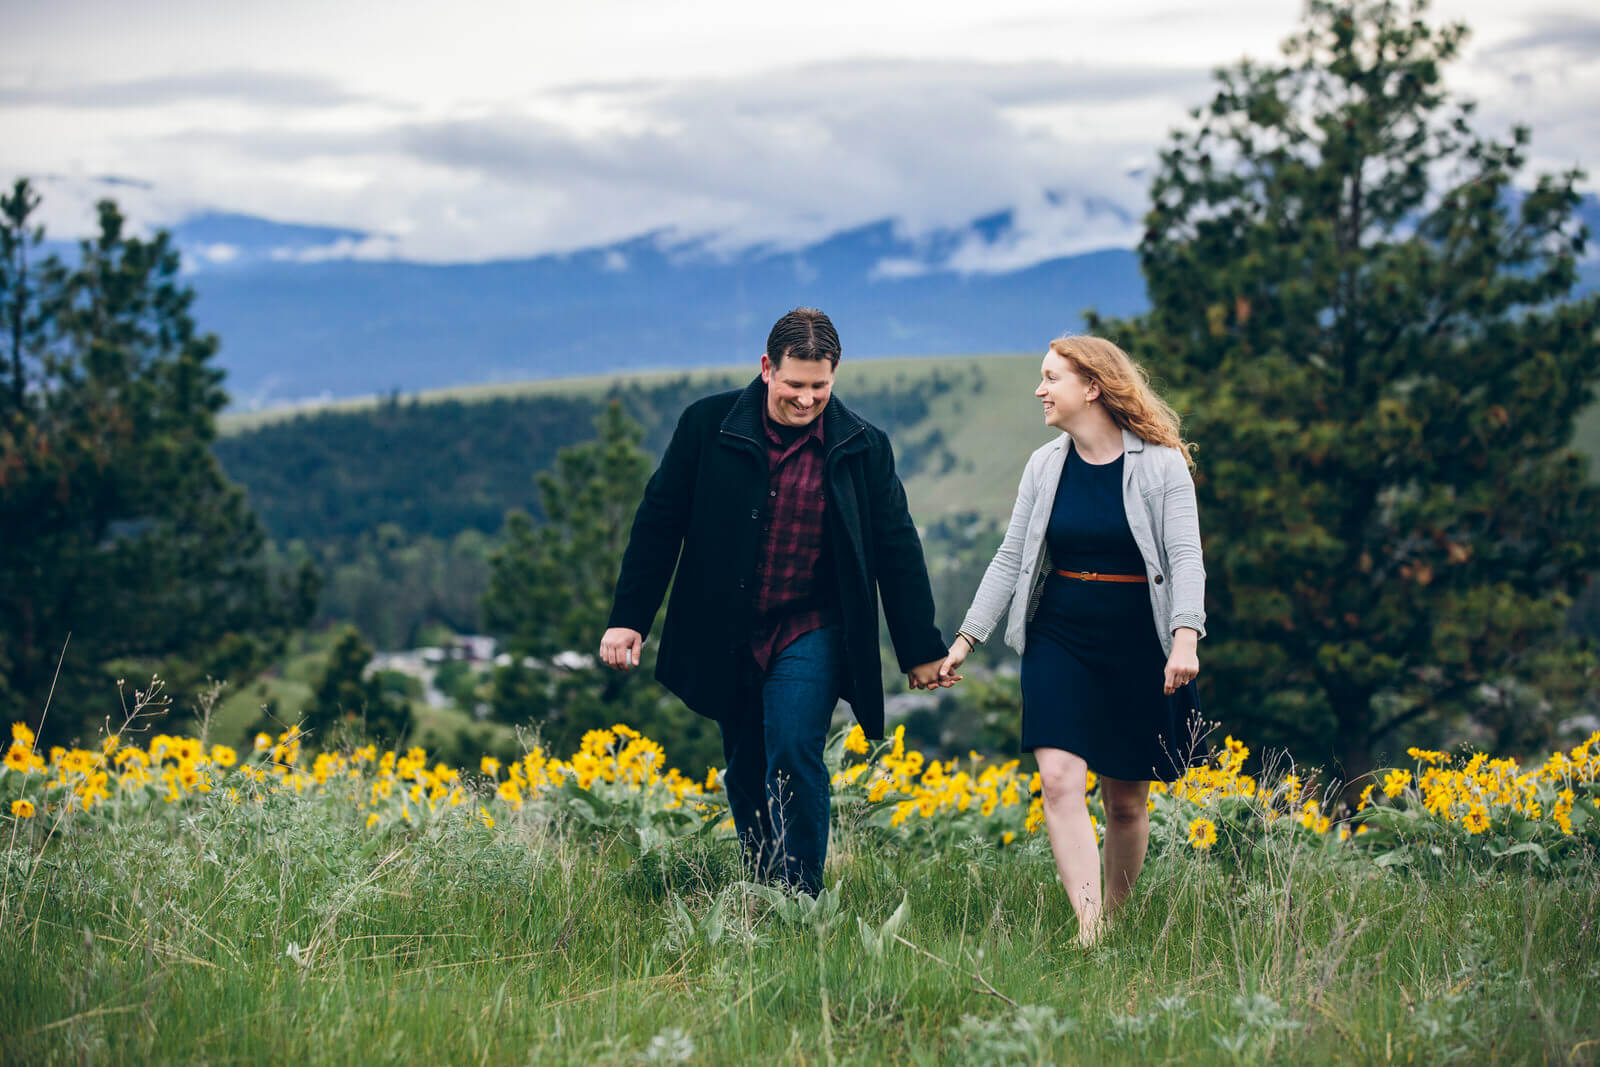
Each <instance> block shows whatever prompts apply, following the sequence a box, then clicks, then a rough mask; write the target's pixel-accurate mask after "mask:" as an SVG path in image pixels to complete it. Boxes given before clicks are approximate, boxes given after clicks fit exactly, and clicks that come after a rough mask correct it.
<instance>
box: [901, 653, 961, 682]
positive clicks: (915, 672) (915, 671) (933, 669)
mask: <svg viewBox="0 0 1600 1067" xmlns="http://www.w3.org/2000/svg"><path fill="white" fill-rule="evenodd" d="M939 666H940V661H939V660H936V659H935V660H929V661H928V662H927V663H923V664H919V665H918V666H915V667H913V668H911V673H910V674H908V675H906V686H907V688H910V689H949V688H950V687H951V686H952V685H955V684H956V683H957V682H959V681H960V680H961V679H960V678H945V677H942V676H941V675H940V674H939Z"/></svg>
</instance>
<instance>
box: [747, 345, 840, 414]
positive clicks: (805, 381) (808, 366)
mask: <svg viewBox="0 0 1600 1067" xmlns="http://www.w3.org/2000/svg"><path fill="white" fill-rule="evenodd" d="M761 380H762V381H764V382H766V383H767V417H768V418H769V419H771V420H772V421H773V422H776V423H778V424H779V425H781V426H809V425H811V423H812V422H813V421H814V420H815V419H816V417H817V416H818V415H821V414H822V409H823V408H825V407H827V406H828V397H830V396H832V395H833V364H832V363H831V362H830V361H828V360H826V359H795V358H794V357H793V356H791V357H789V358H788V359H786V360H783V361H782V362H779V363H773V362H772V360H771V359H770V358H769V357H767V356H765V355H763V356H762V357H761Z"/></svg>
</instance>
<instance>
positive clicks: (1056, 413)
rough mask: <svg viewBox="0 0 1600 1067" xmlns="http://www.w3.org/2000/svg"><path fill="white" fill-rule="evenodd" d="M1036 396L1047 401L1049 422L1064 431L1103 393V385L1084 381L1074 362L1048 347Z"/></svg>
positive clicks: (1045, 411)
mask: <svg viewBox="0 0 1600 1067" xmlns="http://www.w3.org/2000/svg"><path fill="white" fill-rule="evenodd" d="M1033 395H1034V396H1036V397H1038V398H1039V400H1040V402H1041V403H1043V404H1044V423H1045V425H1046V426H1053V427H1055V428H1056V429H1058V430H1064V429H1066V427H1067V424H1068V423H1070V422H1071V421H1072V420H1073V419H1074V418H1075V417H1076V416H1077V415H1079V414H1080V413H1082V412H1083V410H1084V409H1085V408H1087V407H1088V406H1089V402H1090V401H1092V400H1094V399H1095V398H1096V397H1098V396H1099V395H1100V386H1099V385H1098V384H1096V383H1094V382H1086V381H1084V380H1083V378H1081V377H1080V376H1079V375H1078V372H1077V371H1076V370H1074V369H1073V367H1072V364H1071V363H1069V362H1068V361H1067V360H1066V359H1065V358H1064V357H1062V356H1059V355H1057V354H1056V352H1055V350H1054V349H1048V350H1046V352H1045V354H1044V362H1043V363H1041V364H1040V365H1039V388H1037V389H1035V390H1034V391H1033Z"/></svg>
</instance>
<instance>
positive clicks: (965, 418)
mask: <svg viewBox="0 0 1600 1067" xmlns="http://www.w3.org/2000/svg"><path fill="white" fill-rule="evenodd" d="M1038 360H1039V357H1038V356H1036V355H974V356H939V357H908V358H903V359H878V360H866V361H862V362H850V361H849V360H846V361H845V362H844V363H843V364H841V366H840V371H839V385H838V391H839V396H840V397H842V398H843V399H844V400H845V401H846V403H850V402H851V400H852V398H853V397H854V396H855V395H857V394H869V393H870V394H873V395H874V396H875V397H881V396H883V395H886V394H887V395H895V394H899V393H911V392H921V390H919V389H918V385H919V383H921V382H922V381H923V380H924V379H927V378H930V377H932V376H934V375H938V376H940V377H943V378H946V379H955V381H956V382H957V385H956V386H955V387H954V388H952V389H948V390H946V391H943V392H940V393H938V394H936V395H933V396H932V397H931V398H930V399H929V401H928V407H929V410H928V414H927V416H926V417H924V418H923V419H921V420H920V421H919V422H917V424H916V425H915V426H914V427H913V428H912V429H911V430H910V431H908V432H906V433H905V435H904V436H903V437H901V436H897V438H896V442H895V446H896V453H897V454H899V455H902V456H903V455H906V454H907V453H911V452H916V451H920V449H919V446H921V445H923V444H924V443H926V442H927V441H928V439H929V437H930V436H931V435H935V434H937V435H938V440H939V442H940V443H942V445H943V449H941V450H940V451H941V452H943V451H948V452H949V453H953V454H954V456H955V457H957V460H956V462H955V463H954V464H953V465H952V464H950V463H949V462H948V461H946V462H943V463H924V464H919V465H918V466H920V467H921V469H920V470H917V471H916V473H914V474H912V475H911V476H909V477H907V479H906V490H907V493H908V494H909V495H910V498H911V504H912V508H913V511H914V512H915V513H916V515H917V517H918V518H919V519H922V520H928V521H931V520H935V519H937V518H939V517H942V516H945V515H949V514H953V513H958V512H969V511H977V512H979V513H981V514H986V515H988V514H993V515H997V516H998V517H999V519H1001V520H1002V521H1003V520H1004V518H1005V515H1006V514H1007V513H1009V511H1010V507H1011V502H1012V499H1013V497H1014V495H1015V491H1016V480H1017V476H1018V473H1019V472H1020V471H1021V469H1022V462H1023V460H1024V459H1026V457H1027V456H1028V454H1029V453H1030V452H1032V451H1033V450H1034V449H1035V448H1037V447H1038V446H1039V445H1040V444H1042V443H1043V442H1045V441H1047V440H1048V439H1049V437H1050V431H1049V430H1047V429H1046V428H1045V426H1044V422H1043V418H1042V416H1041V415H1040V412H1039V405H1038V401H1037V400H1035V399H1034V398H1033V393H1032V390H1033V386H1034V382H1035V378H1036V375H1037V373H1038V371H1037V366H1038ZM753 373H754V368H753V367H745V366H737V367H710V368H701V369H697V370H692V371H652V372H649V373H645V374H638V375H630V376H622V377H619V376H616V375H599V376H592V377H574V378H558V379H549V380H544V381H534V382H513V383H504V384H495V385H472V386H461V387H457V388H452V389H440V390H433V391H430V392H424V393H419V394H417V395H416V396H415V397H411V396H407V397H404V398H401V401H400V402H402V403H404V404H406V405H410V404H411V403H412V402H413V401H415V402H416V403H418V404H421V405H429V404H448V403H452V402H453V403H458V404H472V403H480V402H488V401H497V400H508V399H519V398H534V397H548V398H568V399H573V400H586V401H591V402H594V401H598V400H600V399H601V398H602V397H604V396H606V395H608V394H609V395H617V394H619V393H620V394H622V395H624V396H626V395H627V394H630V393H634V392H641V393H643V392H652V393H653V392H655V391H658V390H663V389H665V388H667V387H668V386H671V385H676V386H680V387H681V385H682V384H683V383H684V382H688V383H689V384H690V385H692V386H696V385H698V386H704V388H705V390H706V391H709V390H712V389H720V388H725V387H726V384H727V382H728V381H729V379H730V378H731V379H733V380H736V381H737V380H739V379H741V378H742V377H744V376H745V375H753ZM393 402H394V400H392V399H391V398H388V397H361V398H354V399H350V400H344V401H337V402H333V403H329V404H321V405H315V406H304V407H293V408H277V409H271V410H267V411H259V412H243V413H234V414H227V415H224V416H222V418H221V419H220V420H219V428H220V430H221V432H222V434H223V436H224V438H228V437H234V436H237V435H240V434H246V433H249V432H251V431H255V430H261V429H265V428H268V427H280V426H281V424H283V423H285V422H289V421H292V420H295V419H301V418H314V417H316V416H321V415H330V414H348V415H359V414H361V413H377V412H379V411H381V410H383V409H384V407H385V406H386V405H389V404H391V403H393ZM532 473H534V472H533V471H532V470H530V471H529V474H530V476H531V475H532ZM246 484H247V485H248V484H249V482H248V480H247V483H246Z"/></svg>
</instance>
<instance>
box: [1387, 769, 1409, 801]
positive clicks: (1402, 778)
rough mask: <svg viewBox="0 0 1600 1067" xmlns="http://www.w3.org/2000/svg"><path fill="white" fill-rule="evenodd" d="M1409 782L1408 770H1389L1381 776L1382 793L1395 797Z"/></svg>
mask: <svg viewBox="0 0 1600 1067" xmlns="http://www.w3.org/2000/svg"><path fill="white" fill-rule="evenodd" d="M1410 784H1411V772H1410V771H1390V772H1389V773H1388V774H1386V775H1384V777H1383V795H1384V796H1386V797H1397V796H1399V795H1400V794H1401V793H1403V792H1404V791H1405V788H1406V786H1408V785H1410Z"/></svg>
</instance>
